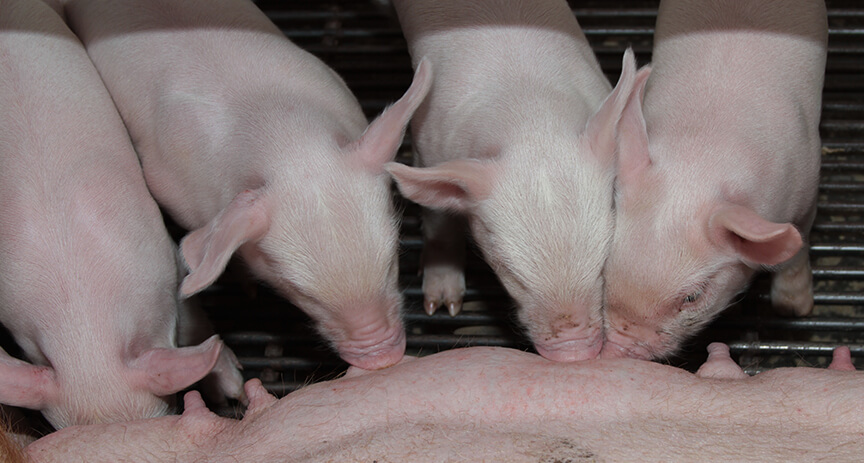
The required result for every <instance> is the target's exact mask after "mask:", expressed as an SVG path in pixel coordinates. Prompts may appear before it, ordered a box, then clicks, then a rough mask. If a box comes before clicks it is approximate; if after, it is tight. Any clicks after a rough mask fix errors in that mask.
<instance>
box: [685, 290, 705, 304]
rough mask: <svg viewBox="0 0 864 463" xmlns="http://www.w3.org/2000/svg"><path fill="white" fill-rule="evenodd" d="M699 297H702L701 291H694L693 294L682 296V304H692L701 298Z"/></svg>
mask: <svg viewBox="0 0 864 463" xmlns="http://www.w3.org/2000/svg"><path fill="white" fill-rule="evenodd" d="M701 297H702V291H696V292H695V293H692V294H688V295H687V296H684V303H685V304H692V303H694V302H696V301H698V300H699V298H701Z"/></svg>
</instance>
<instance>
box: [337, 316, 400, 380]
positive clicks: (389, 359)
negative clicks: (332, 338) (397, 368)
mask: <svg viewBox="0 0 864 463" xmlns="http://www.w3.org/2000/svg"><path fill="white" fill-rule="evenodd" d="M399 328H400V329H398V330H394V331H393V332H392V334H390V335H389V336H387V337H386V338H385V340H384V341H382V342H378V343H375V344H371V345H364V343H360V342H343V343H337V345H336V347H337V349H338V350H339V354H340V355H341V357H342V359H343V360H345V361H346V362H348V363H350V364H351V365H353V366H355V367H357V368H360V369H363V370H380V369H382V368H387V367H389V366H393V365H395V364H397V363H398V362H399V361H400V360H402V357H403V356H404V355H405V332H404V331H403V330H402V329H401V325H400V326H399Z"/></svg>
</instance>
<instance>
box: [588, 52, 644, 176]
mask: <svg viewBox="0 0 864 463" xmlns="http://www.w3.org/2000/svg"><path fill="white" fill-rule="evenodd" d="M635 78H636V58H635V57H634V55H633V49H631V48H628V49H627V51H625V52H624V61H623V63H622V65H621V77H620V78H619V79H618V84H617V85H615V88H614V89H613V90H612V93H610V94H609V96H607V97H606V100H604V101H603V104H602V105H600V109H598V110H597V112H596V113H595V114H594V115H593V116H591V119H589V120H588V123H587V125H586V127H585V137H586V139H587V140H588V143H589V144H590V146H591V152H592V153H594V154H595V155H597V156H600V157H601V158H602V159H612V157H613V156H614V155H615V148H616V146H617V141H616V135H617V133H618V124H619V121H620V120H621V114H622V113H623V112H624V107H625V106H626V105H627V101H628V99H629V97H630V93H631V92H632V90H633V82H634V80H635Z"/></svg>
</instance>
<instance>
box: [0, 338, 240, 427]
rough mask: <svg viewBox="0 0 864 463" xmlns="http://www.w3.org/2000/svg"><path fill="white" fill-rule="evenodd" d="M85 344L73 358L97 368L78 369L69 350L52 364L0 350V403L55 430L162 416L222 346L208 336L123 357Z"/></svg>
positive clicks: (210, 365)
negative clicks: (38, 413)
mask: <svg viewBox="0 0 864 463" xmlns="http://www.w3.org/2000/svg"><path fill="white" fill-rule="evenodd" d="M90 347H91V349H90V350H89V351H88V352H82V353H81V355H82V356H85V358H79V359H77V360H80V361H81V362H87V363H89V364H90V365H88V368H87V370H88V371H91V372H92V371H98V372H100V373H96V374H93V373H89V374H81V371H80V366H81V364H80V363H78V362H76V359H75V358H73V356H71V355H65V356H62V358H63V361H62V362H61V361H58V362H56V366H48V365H41V366H37V365H33V364H30V363H27V362H24V361H22V360H18V359H15V358H13V357H11V356H9V355H8V354H6V352H4V351H3V350H2V349H0V403H5V404H9V405H14V406H19V407H26V408H32V409H37V410H42V413H43V414H44V415H45V417H46V418H47V419H48V421H49V422H50V423H51V424H52V425H53V426H54V427H56V428H58V429H59V428H62V427H66V426H71V425H77V424H94V423H112V422H119V421H128V420H133V419H139V418H150V417H156V416H162V415H165V414H167V413H168V412H169V409H170V406H171V403H172V400H173V398H172V397H171V396H172V395H173V394H175V393H177V392H179V391H181V390H183V389H185V388H187V387H189V386H191V385H192V384H194V383H196V382H198V381H199V380H201V379H202V378H203V377H204V376H206V375H207V373H209V372H210V370H211V369H212V368H213V366H214V365H215V363H216V360H217V359H218V357H219V353H220V351H221V349H222V347H223V345H222V342H221V341H220V340H219V339H218V337H216V336H213V337H211V338H210V339H208V340H207V341H205V342H203V343H202V344H200V345H198V346H191V347H183V348H151V349H147V350H145V351H143V352H140V353H138V354H135V355H134V357H129V358H127V359H125V360H124V359H123V358H122V356H114V355H111V354H110V353H106V355H100V353H103V352H100V351H99V349H100V348H99V347H98V346H97V347H94V346H90ZM67 354H69V353H68V352H67ZM48 363H50V361H49V362H48Z"/></svg>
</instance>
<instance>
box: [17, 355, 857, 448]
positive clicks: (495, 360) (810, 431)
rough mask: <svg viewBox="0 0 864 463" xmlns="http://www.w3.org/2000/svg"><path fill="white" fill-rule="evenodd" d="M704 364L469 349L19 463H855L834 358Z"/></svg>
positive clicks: (722, 359)
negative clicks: (778, 365)
mask: <svg viewBox="0 0 864 463" xmlns="http://www.w3.org/2000/svg"><path fill="white" fill-rule="evenodd" d="M710 349H711V350H712V353H711V357H710V358H709V360H708V362H707V363H706V364H705V365H704V366H703V367H702V369H701V370H700V372H699V373H697V374H696V375H693V374H691V373H688V372H686V371H684V370H680V369H677V368H674V367H670V366H667V365H660V364H657V363H651V362H645V361H641V360H635V359H626V358H624V359H593V360H586V361H584V362H579V363H575V364H572V363H566V364H565V363H556V362H551V361H549V360H546V359H544V358H542V357H539V356H537V355H533V354H529V353H525V352H520V351H517V350H511V349H505V348H494V347H475V348H468V349H459V350H451V351H446V352H442V353H439V354H434V355H431V356H428V357H423V358H421V359H416V360H408V358H406V361H404V362H403V363H400V364H399V365H396V366H393V367H391V368H388V369H385V370H379V371H374V372H368V373H363V372H360V371H357V370H354V371H349V373H348V375H347V376H346V377H344V378H341V379H337V380H334V381H329V382H324V383H319V384H314V385H311V386H308V387H306V388H303V389H301V390H299V391H297V392H294V393H291V394H289V395H288V396H286V397H285V398H283V399H281V400H278V401H277V400H276V399H275V398H274V397H272V396H271V395H269V394H268V393H267V392H265V391H264V390H263V388H262V387H261V383H260V382H259V381H258V380H257V379H253V380H251V381H249V382H247V383H246V392H247V394H248V395H249V398H250V403H251V405H250V408H249V411H248V412H247V415H246V416H245V417H244V418H243V419H242V420H241V421H236V420H232V419H228V418H220V417H217V416H216V415H214V414H212V413H211V412H209V411H208V410H207V409H205V408H204V407H203V405H202V403H201V401H200V398H199V396H198V395H197V393H196V392H192V393H189V394H187V395H186V410H185V411H184V413H183V415H182V416H170V417H162V418H156V419H150V420H140V421H136V422H132V423H123V424H118V425H104V426H99V425H97V426H79V427H75V428H68V429H64V430H62V431H59V432H56V433H54V434H51V435H48V436H46V437H43V438H42V439H40V440H38V441H36V442H35V443H33V444H31V445H30V446H28V447H27V448H26V450H27V453H28V455H29V456H30V457H31V459H32V460H33V461H36V462H55V461H56V462H79V461H87V462H89V463H96V462H114V461H135V462H145V461H153V462H161V461H177V462H194V461H208V462H232V463H234V462H263V461H266V462H277V461H278V462H322V461H339V462H371V461H377V462H382V463H383V462H399V463H403V462H422V463H430V462H452V461H459V462H461V461H465V462H468V461H471V462H473V461H487V462H531V463H536V462H538V461H539V462H553V461H573V462H577V461H586V462H587V461H603V462H617V461H622V462H632V461H640V462H642V461H644V462H654V461H656V462H661V461H662V462H672V461H682V462H693V461H711V462H713V461H750V462H759V461H772V462H773V461H783V462H797V461H801V462H809V461H815V460H818V459H820V458H824V457H829V458H830V460H831V461H844V462H845V461H849V462H852V461H860V459H861V455H862V454H864V399H862V397H864V373H861V372H856V371H854V367H853V366H852V364H851V363H850V360H849V350H848V349H847V348H838V349H837V350H836V351H835V354H834V355H835V359H834V362H833V363H832V366H831V368H829V369H827V370H824V369H814V368H784V369H777V370H772V371H769V372H766V373H762V374H759V375H757V376H755V377H748V376H747V375H745V374H744V373H743V372H742V371H741V369H740V368H738V367H737V365H735V363H734V362H733V361H732V360H731V359H730V358H729V355H728V348H727V347H726V346H725V345H723V344H713V345H712V346H711V347H710ZM144 449H147V450H146V452H145V451H143V450H144Z"/></svg>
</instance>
